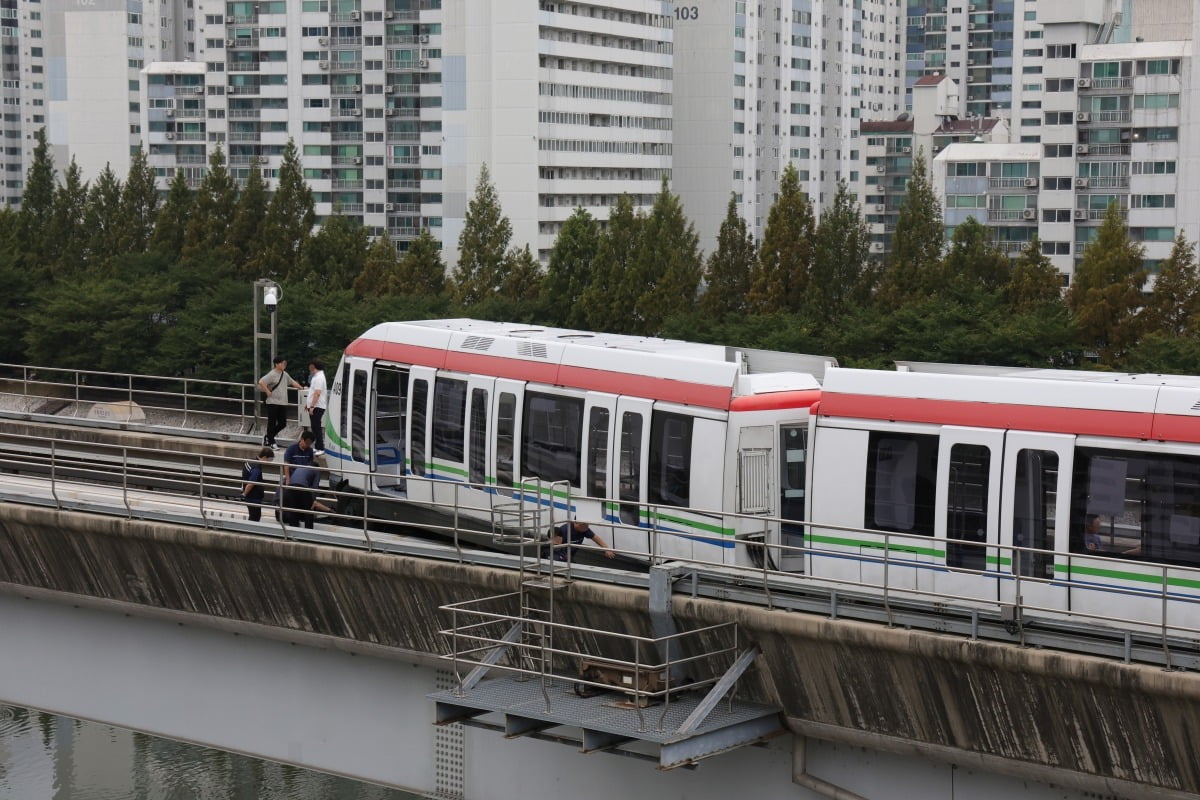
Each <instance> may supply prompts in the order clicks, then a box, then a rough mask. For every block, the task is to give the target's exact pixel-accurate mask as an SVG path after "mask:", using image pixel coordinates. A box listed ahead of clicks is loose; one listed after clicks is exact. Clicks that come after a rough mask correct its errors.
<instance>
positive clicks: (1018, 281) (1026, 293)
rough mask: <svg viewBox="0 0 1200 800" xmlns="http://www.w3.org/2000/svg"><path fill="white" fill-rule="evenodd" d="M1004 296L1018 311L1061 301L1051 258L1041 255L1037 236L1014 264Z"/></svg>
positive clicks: (1057, 278) (1059, 282)
mask: <svg viewBox="0 0 1200 800" xmlns="http://www.w3.org/2000/svg"><path fill="white" fill-rule="evenodd" d="M1004 296H1005V298H1006V300H1007V301H1008V305H1009V307H1011V308H1013V309H1015V310H1018V311H1027V310H1029V309H1032V308H1036V307H1038V306H1042V305H1045V304H1047V303H1059V302H1061V301H1062V280H1061V279H1060V278H1059V276H1058V270H1057V269H1055V268H1054V265H1053V264H1052V263H1050V259H1049V258H1047V257H1046V256H1045V255H1043V254H1042V243H1041V241H1040V240H1039V239H1038V238H1037V237H1036V236H1035V237H1034V238H1033V239H1031V240H1030V242H1029V244H1027V245H1025V249H1024V250H1022V251H1021V256H1020V258H1018V259H1017V260H1016V261H1015V262H1013V266H1012V273H1011V274H1010V275H1009V279H1008V285H1007V286H1005V289H1004Z"/></svg>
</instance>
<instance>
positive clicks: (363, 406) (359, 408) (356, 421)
mask: <svg viewBox="0 0 1200 800" xmlns="http://www.w3.org/2000/svg"><path fill="white" fill-rule="evenodd" d="M350 413H351V416H352V417H353V421H352V423H351V428H350V457H351V458H353V459H354V460H355V461H362V462H364V463H365V462H366V460H367V371H366V370H363V369H356V370H354V402H353V403H352V404H351V406H350Z"/></svg>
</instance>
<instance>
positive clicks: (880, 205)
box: [875, 203, 887, 214]
mask: <svg viewBox="0 0 1200 800" xmlns="http://www.w3.org/2000/svg"><path fill="white" fill-rule="evenodd" d="M884 211H887V206H885V205H884V204H883V203H876V204H875V213H876V214H882V213H883V212H884Z"/></svg>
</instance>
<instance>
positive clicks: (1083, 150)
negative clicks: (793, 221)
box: [1075, 144, 1088, 156]
mask: <svg viewBox="0 0 1200 800" xmlns="http://www.w3.org/2000/svg"><path fill="white" fill-rule="evenodd" d="M1087 151H1088V146H1087V145H1086V144H1077V145H1075V152H1076V153H1079V154H1080V155H1081V156H1086V155H1087Z"/></svg>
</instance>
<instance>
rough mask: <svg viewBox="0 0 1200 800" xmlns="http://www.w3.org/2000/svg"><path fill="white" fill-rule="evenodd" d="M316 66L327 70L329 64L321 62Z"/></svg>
mask: <svg viewBox="0 0 1200 800" xmlns="http://www.w3.org/2000/svg"><path fill="white" fill-rule="evenodd" d="M317 66H318V67H320V68H321V69H329V62H328V61H322V62H321V63H320V64H318V65H317Z"/></svg>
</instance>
